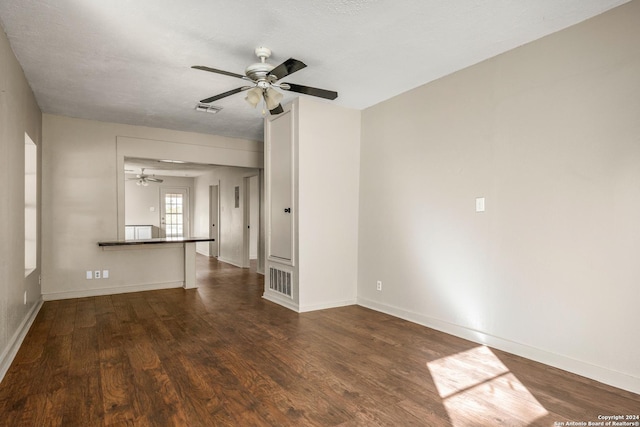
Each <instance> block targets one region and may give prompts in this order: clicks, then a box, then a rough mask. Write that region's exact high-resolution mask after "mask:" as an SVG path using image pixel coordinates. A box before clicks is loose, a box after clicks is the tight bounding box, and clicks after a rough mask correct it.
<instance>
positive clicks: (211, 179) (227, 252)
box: [194, 167, 259, 266]
mask: <svg viewBox="0 0 640 427" xmlns="http://www.w3.org/2000/svg"><path fill="white" fill-rule="evenodd" d="M258 173H259V171H258V169H252V168H235V167H216V168H215V169H213V170H212V171H211V172H209V173H206V174H204V175H201V176H198V177H197V178H196V180H195V187H196V188H195V193H196V205H195V212H196V214H195V215H196V218H198V220H197V221H196V224H195V230H194V233H195V234H196V235H197V236H208V235H209V186H210V185H218V183H219V192H220V218H219V220H218V227H219V228H218V232H219V233H220V239H219V243H220V253H219V256H218V259H220V260H221V261H224V262H227V263H230V264H233V265H236V266H242V264H243V263H242V257H243V252H242V244H243V237H244V227H243V225H244V222H243V221H244V201H243V199H244V197H243V194H242V191H243V178H244V177H248V176H253V175H258ZM236 186H237V187H240V191H241V192H240V207H238V208H236V207H235V187H236ZM196 248H197V251H198V252H199V253H201V254H205V255H208V254H209V248H208V245H207V244H206V243H205V244H203V243H199V244H197V245H196Z"/></svg>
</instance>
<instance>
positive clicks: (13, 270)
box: [0, 27, 42, 380]
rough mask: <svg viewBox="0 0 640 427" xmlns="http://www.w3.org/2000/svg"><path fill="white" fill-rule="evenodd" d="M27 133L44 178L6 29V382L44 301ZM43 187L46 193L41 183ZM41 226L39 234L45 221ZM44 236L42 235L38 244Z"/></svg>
mask: <svg viewBox="0 0 640 427" xmlns="http://www.w3.org/2000/svg"><path fill="white" fill-rule="evenodd" d="M25 133H27V134H28V135H29V137H30V138H31V139H32V140H33V142H34V143H35V144H36V145H37V146H38V158H39V162H38V163H39V165H38V168H37V169H38V173H39V174H40V172H41V166H40V165H41V164H42V162H41V153H42V138H41V134H42V114H41V113H40V109H39V108H38V105H37V103H36V100H35V98H34V96H33V93H32V92H31V88H30V87H29V84H28V83H27V80H26V78H25V76H24V73H23V71H22V68H21V67H20V65H19V64H18V61H17V60H16V58H15V56H14V55H13V52H12V50H11V47H10V45H9V42H8V40H7V37H6V35H5V33H4V30H3V29H2V28H1V27H0V182H2V194H1V195H0V380H1V379H2V377H3V376H4V374H5V372H6V370H7V369H8V368H9V365H10V363H11V360H12V359H13V357H14V355H15V352H16V351H17V349H18V346H19V344H20V342H21V341H22V338H23V337H24V334H26V332H27V330H28V328H29V324H30V322H31V321H32V320H33V315H34V314H35V313H36V312H37V309H38V308H39V307H40V302H41V298H40V297H41V292H40V284H39V282H38V276H39V275H40V272H41V268H40V266H41V262H40V261H39V260H38V262H37V266H36V269H35V270H34V271H32V272H31V273H30V274H29V275H28V276H27V277H25V270H24V266H25V249H24V246H25V225H24V221H25V210H24V204H25V184H24V181H25V178H24V173H25V170H24V165H25V158H24V151H25V149H24V146H25ZM40 176H41V174H40ZM37 185H38V188H39V189H40V188H41V179H39V180H38V184H37ZM40 194H41V191H38V196H37V199H38V203H39V204H40V205H41V203H40V199H41V197H40ZM37 224H38V229H39V228H40V217H38V218H37ZM40 235H41V233H40V232H38V242H40V237H39V236H40ZM40 246H41V245H40V244H39V245H38V248H37V252H38V253H40ZM25 291H26V293H27V301H26V304H25V303H24V293H25Z"/></svg>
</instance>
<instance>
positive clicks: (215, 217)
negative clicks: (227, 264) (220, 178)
mask: <svg viewBox="0 0 640 427" xmlns="http://www.w3.org/2000/svg"><path fill="white" fill-rule="evenodd" d="M209 224H210V225H209V237H210V238H212V239H215V241H213V242H209V256H210V257H215V258H218V256H219V254H220V233H219V230H220V185H210V186H209Z"/></svg>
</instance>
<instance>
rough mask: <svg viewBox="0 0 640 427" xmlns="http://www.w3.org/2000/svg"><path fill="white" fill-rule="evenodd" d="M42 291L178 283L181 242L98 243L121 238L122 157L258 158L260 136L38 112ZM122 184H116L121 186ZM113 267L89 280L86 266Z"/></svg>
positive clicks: (70, 292) (67, 293) (55, 293)
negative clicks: (126, 246) (154, 245)
mask: <svg viewBox="0 0 640 427" xmlns="http://www.w3.org/2000/svg"><path fill="white" fill-rule="evenodd" d="M43 135H44V137H43V139H44V152H43V159H44V160H43V225H42V228H43V259H42V268H43V278H42V289H43V294H44V295H45V298H47V299H56V298H67V297H76V296H82V295H94V294H100V293H102V294H107V293H115V292H127V291H134V290H140V289H150V288H161V287H170V286H180V285H181V283H182V280H183V274H184V259H183V252H182V249H181V247H174V246H173V245H163V246H162V248H155V249H150V248H146V249H136V250H133V249H130V248H129V249H126V250H125V249H121V250H103V249H101V248H99V247H98V245H97V242H99V241H105V240H107V241H108V240H116V239H117V238H118V237H119V236H122V237H124V216H125V215H124V210H125V209H124V204H125V203H124V202H125V195H124V186H125V179H124V157H125V156H130V157H145V158H151V159H161V158H171V159H175V160H183V161H189V162H205V163H214V162H218V163H222V164H234V163H236V164H238V165H239V166H246V165H261V164H262V162H263V160H262V143H260V142H255V141H246V140H241V139H233V138H225V137H219V136H214V135H203V134H196V133H190V132H178V131H172V130H167V129H156V128H148V127H142V126H130V125H121V124H116V123H106V122H97V121H91V120H81V119H73V118H69V117H62V116H54V115H49V114H45V115H44V117H43ZM119 190H120V191H119ZM98 269H108V270H110V277H109V279H100V280H95V279H94V280H86V279H85V270H98Z"/></svg>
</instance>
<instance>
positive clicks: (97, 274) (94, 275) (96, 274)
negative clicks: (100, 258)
mask: <svg viewBox="0 0 640 427" xmlns="http://www.w3.org/2000/svg"><path fill="white" fill-rule="evenodd" d="M93 277H95V278H96V279H99V278H100V277H102V274H101V272H100V270H96V271H94V272H93Z"/></svg>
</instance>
